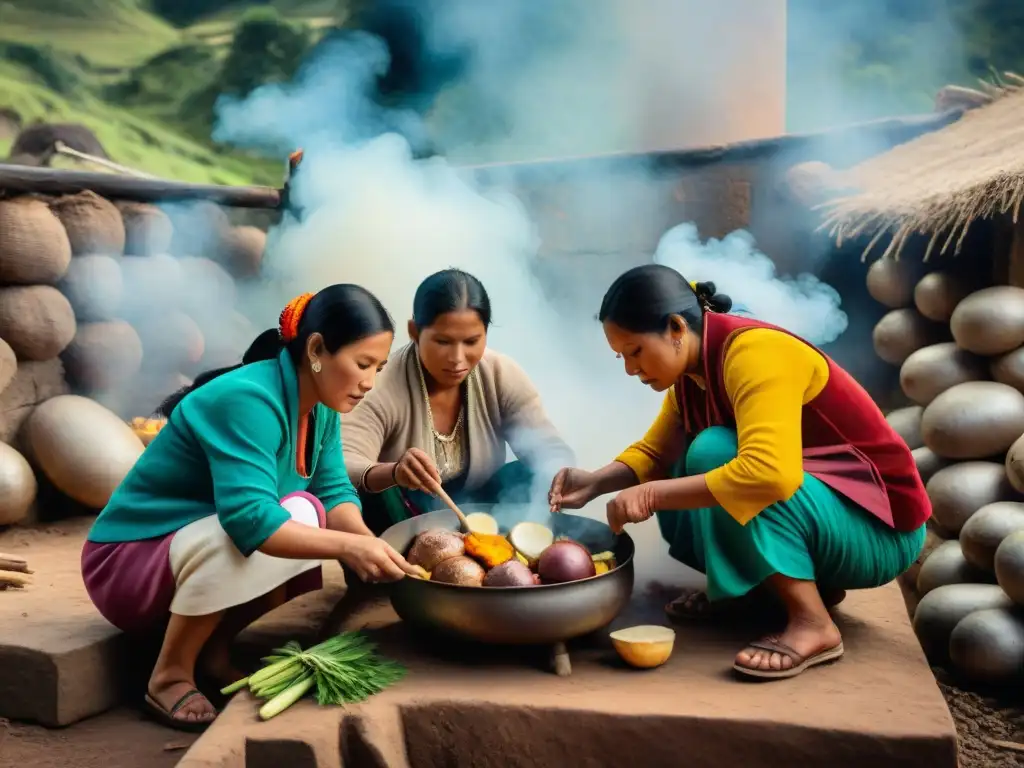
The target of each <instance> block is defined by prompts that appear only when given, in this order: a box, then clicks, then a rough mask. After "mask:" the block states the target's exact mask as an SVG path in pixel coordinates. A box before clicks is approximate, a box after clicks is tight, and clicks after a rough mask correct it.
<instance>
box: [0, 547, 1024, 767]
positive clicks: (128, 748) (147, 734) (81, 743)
mask: <svg viewBox="0 0 1024 768" xmlns="http://www.w3.org/2000/svg"><path fill="white" fill-rule="evenodd" d="M67 534H68V532H67V531H64V530H59V529H42V530H38V529H37V530H36V531H32V532H24V533H22V534H17V533H13V534H12V533H10V532H9V533H8V534H6V535H5V536H3V537H2V541H0V544H2V546H0V550H4V549H6V550H7V551H11V550H19V549H22V548H24V549H29V548H31V551H32V554H33V557H34V558H39V557H40V556H41V555H42V552H41V550H44V549H46V548H47V545H48V544H51V542H52V545H53V546H63V547H66V546H67V544H66V540H65V541H63V542H62V541H61V540H62V539H65V536H66V535H67ZM14 596H18V597H22V595H17V593H14V592H11V591H8V592H6V593H0V600H4V599H8V598H10V597H14ZM26 596H27V595H26ZM812 674H814V673H812ZM939 676H940V681H939V687H940V689H941V690H942V692H943V694H944V696H945V698H946V701H947V704H948V706H949V708H950V711H951V712H952V714H953V717H954V720H955V722H956V724H957V730H958V733H959V737H960V765H961V768H1009V767H1010V766H1024V751H1015V750H1013V749H1011V748H1008V747H1006V746H1005V743H1007V742H1009V743H1011V744H1014V743H1019V742H1024V709H1021V708H1012V707H1010V706H1008V705H1007V704H1006V703H1005V701H1002V702H1001V701H1000V699H999V698H996V697H982V696H979V695H977V694H975V693H970V692H964V691H962V690H960V689H959V688H957V687H955V686H954V685H952V684H951V683H950V681H948V680H945V679H944V678H943V676H942V674H941V673H939ZM195 738H196V737H195V736H191V735H188V734H180V733H176V732H172V731H169V730H166V729H164V728H162V727H161V726H158V725H155V724H153V723H151V722H149V721H147V720H145V719H143V718H142V716H141V715H140V714H139V713H138V712H137V711H136V710H134V709H133V708H130V707H121V708H118V709H115V710H113V711H111V712H108V713H106V714H104V715H101V716H99V717H95V718H90V719H88V720H86V721H84V722H80V723H77V724H75V725H73V726H70V727H68V728H63V729H56V730H49V729H46V728H42V727H39V726H33V725H25V724H21V723H12V722H7V721H3V720H0V768H16V767H17V768H20V767H21V766H32V768H57V767H58V766H60V767H61V768H63V767H64V766H75V768H118V767H119V766H146V768H171V767H172V766H175V765H176V764H177V763H178V761H179V760H180V759H181V758H182V756H183V755H184V754H185V752H186V751H187V749H188V747H189V746H190V745H191V744H192V742H193V741H194V740H195ZM999 742H1003V743H1004V744H1003V745H1000V744H999ZM1022 749H1024V748H1022Z"/></svg>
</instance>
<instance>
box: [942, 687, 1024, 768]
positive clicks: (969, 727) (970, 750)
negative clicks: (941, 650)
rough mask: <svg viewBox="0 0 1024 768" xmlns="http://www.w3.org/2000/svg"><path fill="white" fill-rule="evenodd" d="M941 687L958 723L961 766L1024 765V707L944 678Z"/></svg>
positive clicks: (1006, 767) (1008, 767) (1000, 767)
mask: <svg viewBox="0 0 1024 768" xmlns="http://www.w3.org/2000/svg"><path fill="white" fill-rule="evenodd" d="M939 675H940V676H941V675H942V673H941V672H940V673H939ZM939 689H940V690H941V691H942V695H943V696H945V697H946V704H947V705H948V706H949V711H950V712H951V713H952V715H953V720H954V721H955V722H956V732H957V736H958V740H959V749H960V768H1016V766H1024V710H1022V709H1019V708H1014V707H1010V706H1007V705H1006V704H1005V702H1001V701H1000V699H999V698H983V697H982V696H979V695H978V694H976V693H971V692H968V691H962V690H960V689H959V688H957V687H956V686H954V685H950V684H948V683H945V682H942V681H940V682H939ZM1001 698H1006V697H1001ZM1000 742H1001V743H1002V744H1000ZM1007 744H1016V745H1018V748H1019V750H1020V751H1016V750H1014V749H1012V748H1008V747H1007V746H1006V745H1007Z"/></svg>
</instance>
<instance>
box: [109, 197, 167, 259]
mask: <svg viewBox="0 0 1024 768" xmlns="http://www.w3.org/2000/svg"><path fill="white" fill-rule="evenodd" d="M117 208H118V210H119V211H121V219H122V221H124V234H125V241H124V253H125V255H126V256H152V255H154V254H157V253H167V252H168V251H169V250H170V248H171V238H172V237H173V236H174V227H173V226H172V224H171V220H170V218H169V217H168V216H167V214H166V213H164V212H163V211H161V210H160V209H159V208H157V207H156V206H155V205H148V204H146V203H126V202H120V203H118V204H117Z"/></svg>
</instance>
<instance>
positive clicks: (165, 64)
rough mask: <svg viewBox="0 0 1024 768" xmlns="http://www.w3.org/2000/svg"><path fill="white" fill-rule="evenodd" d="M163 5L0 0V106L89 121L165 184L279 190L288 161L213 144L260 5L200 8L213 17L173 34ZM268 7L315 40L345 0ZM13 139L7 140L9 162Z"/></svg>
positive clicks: (1, 149) (116, 150)
mask: <svg viewBox="0 0 1024 768" xmlns="http://www.w3.org/2000/svg"><path fill="white" fill-rule="evenodd" d="M159 2H161V0H0V107H9V108H12V109H14V110H16V111H17V112H18V114H20V115H21V117H22V120H23V122H24V123H26V124H27V123H30V122H33V121H35V120H44V121H48V122H78V123H82V124H84V125H86V126H88V127H89V128H91V129H92V130H93V131H94V132H95V133H96V135H97V136H98V137H99V139H100V141H101V142H102V143H103V145H104V147H105V148H106V149H107V151H108V153H109V154H110V155H111V157H112V159H113V160H115V161H116V162H119V163H122V164H125V165H129V166H132V167H135V168H138V169H140V170H143V171H146V172H148V173H152V174H155V175H158V176H163V177H167V178H173V179H179V180H183V181H194V182H202V183H217V184H248V183H266V184H278V183H280V181H281V172H282V164H283V158H271V159H264V158H254V157H247V156H244V155H241V154H239V153H228V152H225V151H224V150H223V149H220V148H216V147H213V146H212V145H211V144H210V142H209V140H208V137H209V133H210V124H209V109H210V106H211V105H212V102H213V100H214V98H215V97H216V93H217V91H218V75H219V72H220V68H221V65H222V64H223V62H224V60H225V58H226V57H227V54H228V51H229V49H230V46H231V44H232V40H233V36H234V32H235V29H236V27H237V25H238V23H239V21H240V20H241V19H242V18H243V16H244V14H246V13H247V12H248V11H250V9H251V7H252V6H253V3H251V2H217V0H203V4H204V7H211V6H216V10H215V12H214V13H211V14H209V15H203V16H199V17H197V18H195V19H192V20H190V21H189V23H187V24H185V25H180V26H176V25H175V24H172V23H171V21H169V20H168V19H166V18H163V17H161V16H160V15H158V14H157V13H155V12H154V10H153V9H154V7H155V6H156V5H158V3H159ZM162 2H164V3H168V2H173V3H178V4H180V5H176V6H175V7H178V8H181V7H184V6H187V5H188V0H162ZM265 5H267V6H270V7H272V8H273V9H275V10H276V11H277V12H278V13H279V14H280V16H281V18H282V20H283V21H285V22H287V23H289V24H292V25H294V26H295V28H296V29H298V30H301V31H302V33H303V34H308V36H309V39H310V40H313V39H315V36H316V34H317V30H319V29H323V28H325V27H328V26H331V25H333V24H334V23H336V20H337V19H338V12H339V4H338V3H337V2H336V0H274V1H273V2H269V3H266V4H265ZM9 142H10V139H9V138H7V139H5V138H4V137H0V157H3V156H5V155H6V153H7V151H8V145H9ZM56 164H60V161H57V163H56Z"/></svg>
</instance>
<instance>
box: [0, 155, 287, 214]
mask: <svg viewBox="0 0 1024 768" xmlns="http://www.w3.org/2000/svg"><path fill="white" fill-rule="evenodd" d="M84 190H91V191H93V192H95V193H96V194H97V195H100V196H101V197H105V198H107V199H109V200H131V201H134V202H139V203H172V202H182V201H190V200H207V201H209V202H212V203H217V204H219V205H226V206H231V207H233V208H278V207H280V205H281V190H279V189H274V188H272V187H228V186H222V185H217V184H187V183H184V182H180V181H168V180H166V179H143V178H132V177H128V176H120V175H116V174H112V173H87V172H85V171H65V170H58V169H55V168H33V167H30V166H25V165H5V164H2V163H0V194H3V193H9V192H17V193H34V194H41V195H69V194H74V193H76V192H82V191H84Z"/></svg>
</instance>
